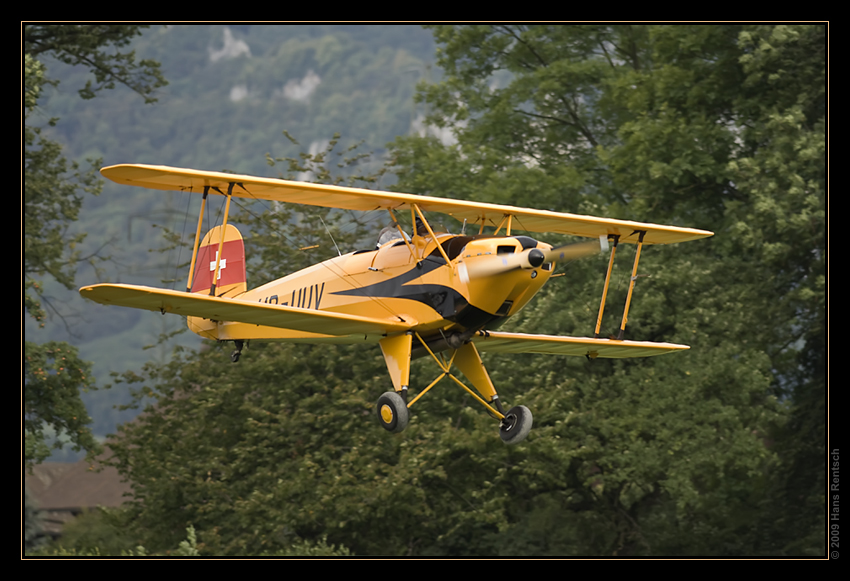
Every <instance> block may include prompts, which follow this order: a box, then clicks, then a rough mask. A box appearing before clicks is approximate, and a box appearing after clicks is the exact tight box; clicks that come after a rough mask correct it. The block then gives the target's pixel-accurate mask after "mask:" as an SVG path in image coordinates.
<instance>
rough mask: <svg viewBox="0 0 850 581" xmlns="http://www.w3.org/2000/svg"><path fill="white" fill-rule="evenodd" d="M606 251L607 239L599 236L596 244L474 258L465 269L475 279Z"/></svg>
mask: <svg viewBox="0 0 850 581" xmlns="http://www.w3.org/2000/svg"><path fill="white" fill-rule="evenodd" d="M606 250H608V237H607V236H600V237H599V241H598V242H595V241H594V242H577V243H574V244H565V245H564V246H558V247H557V248H551V249H549V250H542V249H540V248H531V249H528V250H525V251H524V252H519V253H516V254H499V255H496V256H492V255H491V256H488V257H486V258H485V257H480V258H475V259H474V260H470V261H468V262H467V269H468V270H469V273H470V274H472V275H473V276H476V277H479V276H492V275H496V274H501V273H503V272H510V271H512V270H516V269H519V268H523V269H529V268H538V267H539V266H540V265H542V264H544V263H546V262H564V261H569V260H575V259H576V258H583V257H585V256H590V255H592V254H596V253H598V252H605V251H606Z"/></svg>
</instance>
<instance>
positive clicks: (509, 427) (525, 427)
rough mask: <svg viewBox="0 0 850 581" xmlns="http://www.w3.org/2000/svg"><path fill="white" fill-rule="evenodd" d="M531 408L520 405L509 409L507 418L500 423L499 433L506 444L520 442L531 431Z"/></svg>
mask: <svg viewBox="0 0 850 581" xmlns="http://www.w3.org/2000/svg"><path fill="white" fill-rule="evenodd" d="M531 423H532V417H531V410H529V409H528V408H527V407H525V406H524V405H518V406H516V407H513V408H511V409H510V410H508V413H506V414H505V419H503V420H502V423H501V424H499V435H500V436H501V437H502V441H503V442H504V443H505V444H518V443H520V442H522V441H523V440H525V437H526V436H527V435H528V433H529V432H530V431H531Z"/></svg>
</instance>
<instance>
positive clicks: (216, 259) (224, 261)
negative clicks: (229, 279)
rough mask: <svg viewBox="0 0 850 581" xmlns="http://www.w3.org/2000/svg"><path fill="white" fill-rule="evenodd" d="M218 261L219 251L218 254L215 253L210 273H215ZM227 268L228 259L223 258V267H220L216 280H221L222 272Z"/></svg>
mask: <svg viewBox="0 0 850 581" xmlns="http://www.w3.org/2000/svg"><path fill="white" fill-rule="evenodd" d="M217 261H218V251H216V253H215V260H213V261H212V262H210V272H213V271H214V270H215V263H216V262H217ZM225 267H227V259H226V258H222V259H221V266H220V267H219V269H218V277H216V278H218V279H220V278H221V271H222V270H224V269H225Z"/></svg>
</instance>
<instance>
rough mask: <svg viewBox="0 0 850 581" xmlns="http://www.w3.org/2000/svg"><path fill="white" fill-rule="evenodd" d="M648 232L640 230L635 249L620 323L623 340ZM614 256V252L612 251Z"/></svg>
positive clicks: (619, 336)
mask: <svg viewBox="0 0 850 581" xmlns="http://www.w3.org/2000/svg"><path fill="white" fill-rule="evenodd" d="M645 234H646V231H645V230H641V231H640V235H639V237H638V244H637V251H635V263H634V265H633V266H632V278H631V280H630V281H629V294H627V295H626V308H625V309H624V310H623V322H622V323H620V333H619V334H618V335H617V339H618V340H620V341H622V340H623V335H625V333H626V321H628V319H629V305H630V304H631V303H632V291H633V290H635V280H636V279H637V267H638V260H640V249H641V248H643V237H644V235H645ZM612 257H613V253H612Z"/></svg>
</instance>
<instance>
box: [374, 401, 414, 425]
mask: <svg viewBox="0 0 850 581" xmlns="http://www.w3.org/2000/svg"><path fill="white" fill-rule="evenodd" d="M409 420H410V414H409V413H408V411H407V404H405V403H404V400H403V399H402V398H401V396H400V395H399V394H397V393H396V392H394V391H388V392H387V393H385V394H384V395H382V396H381V397H379V398H378V421H379V422H380V423H381V427H382V428H384V429H385V430H387V431H389V432H395V433H398V432H400V431H402V430H403V429H404V428H406V427H407V422H408V421H409Z"/></svg>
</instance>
